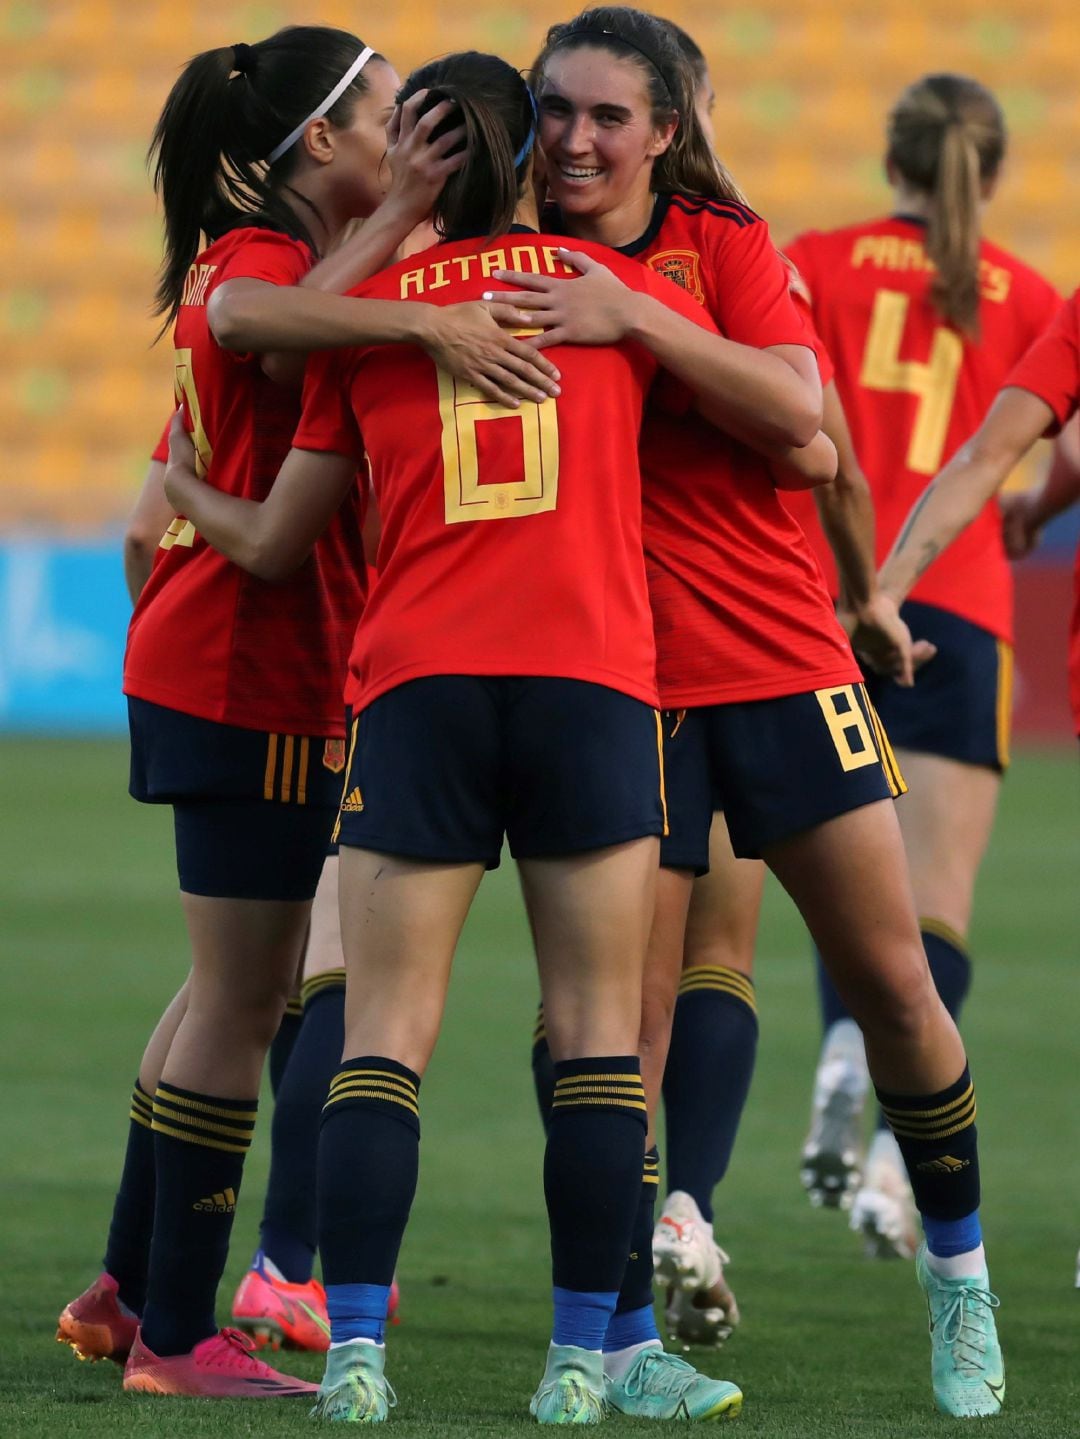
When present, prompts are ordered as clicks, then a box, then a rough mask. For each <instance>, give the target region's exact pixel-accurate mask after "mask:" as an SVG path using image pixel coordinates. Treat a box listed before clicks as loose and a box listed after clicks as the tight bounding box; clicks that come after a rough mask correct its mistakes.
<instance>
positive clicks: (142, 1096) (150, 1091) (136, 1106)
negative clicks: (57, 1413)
mask: <svg viewBox="0 0 1080 1439" xmlns="http://www.w3.org/2000/svg"><path fill="white" fill-rule="evenodd" d="M187 998H188V981H187V980H185V981H184V984H183V985H182V986H181V988H180V989H179V991H178V992H177V993H176V994H175V995H174V996H173V998H172V1000H171V1001H170V1002H169V1005H168V1007H167V1008H166V1010H165V1012H164V1014H163V1015H162V1016H161V1018H160V1019H159V1020H158V1022H157V1025H156V1026H155V1028H154V1032H153V1034H152V1035H151V1036H150V1040H149V1042H148V1043H147V1046H146V1049H145V1050H144V1052H143V1057H142V1062H141V1064H140V1065H139V1075H138V1078H137V1079H136V1081H135V1088H134V1091H133V1093H132V1096H131V1108H130V1111H129V1115H128V1137H127V1145H126V1148H125V1151H124V1165H123V1169H122V1170H121V1174H120V1187H119V1189H118V1190H117V1194H116V1199H115V1200H114V1202H113V1212H112V1219H111V1221H110V1223H109V1237H108V1242H107V1244H106V1248H105V1260H104V1268H103V1270H102V1272H101V1274H99V1275H98V1277H97V1279H95V1280H94V1282H93V1284H91V1285H90V1287H89V1288H88V1289H87V1290H85V1291H84V1292H83V1293H82V1294H80V1295H79V1297H78V1298H77V1299H73V1300H72V1301H71V1303H70V1304H68V1305H66V1306H65V1307H64V1310H63V1312H62V1313H61V1315H60V1318H59V1321H58V1323H57V1330H56V1337H57V1340H58V1341H60V1342H61V1343H63V1344H69V1345H70V1346H71V1348H72V1349H73V1350H74V1351H75V1353H76V1354H77V1355H78V1357H79V1358H80V1359H112V1360H114V1361H115V1362H116V1363H117V1364H123V1363H124V1362H125V1361H126V1359H127V1356H128V1354H129V1353H130V1351H131V1346H132V1344H133V1342H134V1340H135V1333H136V1330H137V1329H138V1327H139V1317H140V1315H141V1314H142V1311H143V1305H144V1304H145V1302H146V1270H147V1265H148V1263H149V1258H150V1237H151V1234H152V1232H153V1227H154V1139H153V1131H152V1118H153V1103H154V1091H155V1090H156V1089H157V1085H158V1080H159V1079H160V1078H161V1070H162V1066H163V1065H164V1063H165V1056H166V1055H167V1054H168V1052H169V1045H170V1044H171V1043H172V1041H173V1037H174V1036H175V1034H176V1031H177V1029H178V1028H179V1025H180V1021H181V1019H182V1018H183V1017H184V1013H185V1011H186V1010H187Z"/></svg>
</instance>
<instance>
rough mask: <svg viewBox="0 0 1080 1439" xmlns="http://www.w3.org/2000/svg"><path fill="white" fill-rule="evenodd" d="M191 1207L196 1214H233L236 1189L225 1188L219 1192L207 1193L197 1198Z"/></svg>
mask: <svg viewBox="0 0 1080 1439" xmlns="http://www.w3.org/2000/svg"><path fill="white" fill-rule="evenodd" d="M191 1207H192V1209H193V1210H194V1211H195V1213H196V1214H235V1213H236V1190H235V1189H226V1190H225V1191H224V1192H223V1193H221V1194H208V1195H207V1196H206V1198H205V1199H200V1200H198V1201H197V1202H196V1203H195V1204H193V1205H192V1206H191Z"/></svg>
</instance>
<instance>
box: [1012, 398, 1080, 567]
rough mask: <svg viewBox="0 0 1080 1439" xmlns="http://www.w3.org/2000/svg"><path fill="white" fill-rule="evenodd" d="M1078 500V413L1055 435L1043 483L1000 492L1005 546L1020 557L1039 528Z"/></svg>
mask: <svg viewBox="0 0 1080 1439" xmlns="http://www.w3.org/2000/svg"><path fill="white" fill-rule="evenodd" d="M1078 500H1080V414H1077V415H1075V416H1074V417H1073V419H1072V420H1070V422H1069V423H1068V424H1067V425H1066V426H1065V427H1064V429H1063V430H1062V431H1061V434H1060V435H1058V438H1057V442H1056V444H1055V445H1054V453H1053V456H1052V458H1051V461H1050V469H1049V472H1048V473H1047V476H1046V479H1045V480H1044V481H1043V483H1042V484H1041V485H1039V486H1037V487H1036V488H1035V489H1033V490H1026V491H1024V492H1023V493H1022V494H1017V495H1003V496H1002V500H1001V513H1002V518H1003V520H1004V537H1005V550H1006V553H1007V554H1008V556H1009V558H1010V559H1011V560H1020V559H1023V558H1024V556H1025V555H1028V554H1030V553H1031V551H1032V550H1033V549H1034V548H1035V546H1036V545H1037V544H1038V543H1039V538H1040V535H1041V532H1042V529H1043V527H1044V526H1045V525H1048V524H1049V523H1050V521H1051V520H1053V519H1056V518H1057V516H1058V515H1060V514H1063V513H1064V512H1065V510H1067V509H1069V507H1070V506H1072V505H1074V504H1076V502H1077V501H1078Z"/></svg>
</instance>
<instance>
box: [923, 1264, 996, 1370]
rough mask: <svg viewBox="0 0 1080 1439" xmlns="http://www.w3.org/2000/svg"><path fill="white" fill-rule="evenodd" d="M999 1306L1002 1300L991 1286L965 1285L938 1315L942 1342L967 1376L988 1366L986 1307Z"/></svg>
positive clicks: (993, 1307)
mask: <svg viewBox="0 0 1080 1439" xmlns="http://www.w3.org/2000/svg"><path fill="white" fill-rule="evenodd" d="M1000 1305H1001V1300H1000V1299H999V1298H998V1297H997V1295H996V1294H991V1293H990V1291H989V1289H973V1288H972V1287H971V1286H970V1285H967V1284H965V1285H963V1286H962V1287H961V1288H959V1289H957V1291H956V1293H955V1294H954V1295H953V1297H952V1298H951V1299H950V1300H949V1302H948V1304H947V1305H946V1306H945V1308H944V1309H943V1310H942V1311H941V1314H940V1315H939V1316H938V1324H939V1325H940V1328H941V1342H942V1343H943V1344H947V1345H948V1346H949V1347H950V1348H951V1349H952V1350H953V1353H954V1356H955V1359H956V1367H957V1368H958V1369H959V1370H960V1371H961V1372H962V1373H963V1374H964V1376H965V1377H966V1378H973V1377H975V1376H977V1375H979V1374H981V1373H982V1371H983V1369H984V1368H985V1367H986V1327H985V1326H986V1320H987V1315H986V1310H987V1309H997V1308H999V1307H1000ZM980 1306H981V1307H980Z"/></svg>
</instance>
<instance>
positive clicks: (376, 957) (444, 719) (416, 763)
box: [316, 676, 502, 1422]
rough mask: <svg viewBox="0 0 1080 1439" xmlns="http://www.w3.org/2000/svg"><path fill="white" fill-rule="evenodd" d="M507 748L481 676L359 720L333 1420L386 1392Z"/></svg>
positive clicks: (326, 1113) (334, 1284)
mask: <svg viewBox="0 0 1080 1439" xmlns="http://www.w3.org/2000/svg"><path fill="white" fill-rule="evenodd" d="M500 748H501V735H500V731H499V726H498V707H497V704H496V702H495V698H494V696H493V693H492V687H491V684H490V682H489V681H486V680H483V679H470V678H466V677H460V676H434V677H431V678H425V679H422V680H415V681H412V682H411V683H409V684H406V685H402V686H400V687H399V688H397V689H394V690H391V691H389V692H388V693H386V694H384V695H382V696H380V697H379V698H378V699H376V700H375V701H374V703H373V704H372V705H370V706H368V707H367V708H366V709H365V710H364V711H363V712H362V713H361V714H360V715H359V716H358V717H357V719H356V720H355V721H354V725H353V731H352V736H351V745H350V756H349V765H348V779H347V783H346V792H347V793H349V794H352V793H354V792H356V791H359V793H360V794H361V795H362V800H358V801H357V803H356V805H355V806H354V807H352V808H350V809H348V810H345V809H343V811H342V815H341V819H340V833H339V836H338V837H339V838H340V842H341V857H340V861H339V888H340V903H341V937H342V946H343V950H344V957H345V967H346V997H345V1021H344V1045H343V1049H342V1052H341V1053H342V1057H341V1059H340V1062H339V1063H338V1065H337V1066H336V1072H335V1075H334V1078H333V1080H332V1081H331V1084H330V1090H329V1096H328V1098H327V1101H326V1104H325V1106H324V1109H323V1115H322V1124H321V1129H320V1133H319V1147H318V1165H317V1195H318V1221H319V1251H320V1256H321V1259H322V1268H323V1280H324V1283H325V1286H326V1297H327V1308H328V1312H329V1318H330V1328H331V1348H330V1351H329V1354H328V1356H327V1368H326V1373H325V1375H324V1377H323V1382H322V1385H321V1387H320V1392H319V1399H318V1402H317V1406H316V1413H317V1416H318V1417H320V1418H323V1419H327V1420H343V1421H357V1422H359V1421H363V1422H372V1421H374V1420H378V1419H381V1418H385V1416H386V1413H387V1410H388V1407H389V1404H390V1400H391V1395H390V1393H389V1391H388V1387H387V1383H386V1379H385V1377H384V1373H383V1364H384V1357H385V1344H384V1339H385V1325H386V1319H387V1309H388V1304H389V1298H390V1290H391V1285H392V1283H393V1277H394V1270H395V1267H396V1264H397V1258H398V1252H399V1250H400V1247H401V1241H402V1236H403V1235H404V1232H405V1228H406V1225H407V1223H408V1218H409V1212H410V1209H411V1206H412V1200H413V1195H414V1193H415V1189H416V1175H417V1167H418V1163H419V1141H420V1118H419V1115H420V1108H419V1090H420V1081H421V1078H422V1076H423V1073H424V1070H425V1068H426V1066H427V1063H428V1059H429V1058H430V1055H431V1052H432V1050H433V1049H434V1046H435V1041H436V1038H437V1036H438V1031H439V1025H440V1023H441V1020H442V1012H443V1005H444V1002H445V995H446V987H447V984H448V982H449V977H450V967H451V962H452V959H453V954H454V950H455V947H456V945H457V941H458V937H459V935H460V932H461V927H462V925H463V924H464V922H465V916H466V914H467V912H468V909H469V905H470V904H471V902H472V899H473V896H474V895H475V893H476V889H477V886H478V885H479V883H480V880H481V877H482V875H483V872H484V868H485V866H492V865H494V864H497V863H498V856H499V849H500V846H501V840H502V824H501V811H500V808H499V785H498V769H497V765H498V761H497V756H498V754H499V752H500ZM493 756H495V757H496V758H494V759H493ZM406 856H407V857H406Z"/></svg>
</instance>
